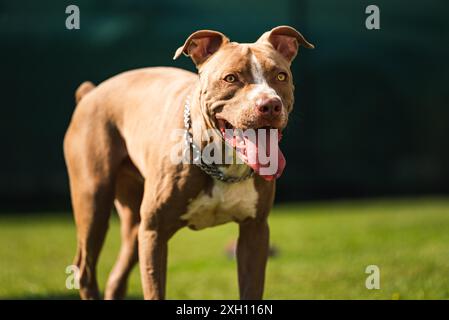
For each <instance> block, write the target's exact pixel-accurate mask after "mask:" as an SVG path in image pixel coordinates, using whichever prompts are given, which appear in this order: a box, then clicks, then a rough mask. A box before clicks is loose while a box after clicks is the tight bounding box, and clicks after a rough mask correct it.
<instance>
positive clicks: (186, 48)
mask: <svg viewBox="0 0 449 320" xmlns="http://www.w3.org/2000/svg"><path fill="white" fill-rule="evenodd" d="M227 42H229V39H228V38H227V37H226V36H225V35H224V34H222V33H221V32H218V31H212V30H199V31H196V32H194V33H192V34H191V35H190V36H189V37H188V38H187V40H186V42H185V43H184V45H183V46H181V47H179V48H178V50H176V53H175V56H174V57H173V60H174V59H176V58H178V57H179V56H180V55H181V53H184V55H186V56H189V57H190V58H192V60H193V62H194V63H195V65H196V66H197V67H198V66H199V65H201V64H202V63H203V62H204V61H206V60H207V58H209V57H210V56H211V55H213V54H214V53H215V52H217V51H218V49H219V48H220V47H221V46H222V45H223V44H224V43H227Z"/></svg>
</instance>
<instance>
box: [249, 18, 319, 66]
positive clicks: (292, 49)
mask: <svg viewBox="0 0 449 320" xmlns="http://www.w3.org/2000/svg"><path fill="white" fill-rule="evenodd" d="M257 42H268V43H270V44H271V45H272V46H273V48H274V49H275V50H276V51H278V52H279V53H280V54H281V55H282V56H283V57H284V58H285V59H287V60H288V61H289V62H292V61H293V59H294V58H295V57H296V54H297V53H298V49H299V46H303V47H305V48H307V49H314V48H315V46H314V45H313V44H311V43H310V42H308V41H307V40H306V39H305V38H304V37H303V35H302V34H301V33H299V31H297V30H296V29H294V28H292V27H289V26H279V27H276V28H274V29H272V30H271V31H268V32H265V33H264V34H263V35H262V36H261V37H260V38H259V40H257Z"/></svg>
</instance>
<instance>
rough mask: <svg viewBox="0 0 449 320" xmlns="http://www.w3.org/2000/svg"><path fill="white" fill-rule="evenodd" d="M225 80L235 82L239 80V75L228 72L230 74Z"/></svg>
mask: <svg viewBox="0 0 449 320" xmlns="http://www.w3.org/2000/svg"><path fill="white" fill-rule="evenodd" d="M224 80H225V81H226V82H229V83H233V82H236V81H237V77H236V76H234V75H233V74H228V75H227V76H226V77H225V78H224Z"/></svg>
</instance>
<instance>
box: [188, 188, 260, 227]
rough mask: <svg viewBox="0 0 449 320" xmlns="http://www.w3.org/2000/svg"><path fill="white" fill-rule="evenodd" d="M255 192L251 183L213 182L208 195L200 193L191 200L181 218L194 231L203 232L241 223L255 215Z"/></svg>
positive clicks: (256, 195) (256, 198) (256, 194)
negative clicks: (236, 222) (223, 225)
mask: <svg viewBox="0 0 449 320" xmlns="http://www.w3.org/2000/svg"><path fill="white" fill-rule="evenodd" d="M257 200H258V193H257V190H256V188H255V186H254V180H253V179H248V180H244V181H242V182H239V183H224V182H221V181H214V186H213V188H212V190H211V192H209V193H206V192H204V191H201V192H200V193H199V195H198V196H197V197H196V198H195V199H192V200H191V202H190V203H189V205H188V207H187V212H186V213H185V214H184V215H182V216H181V219H183V220H186V221H187V225H188V226H189V227H190V228H192V229H195V230H200V229H204V228H207V227H212V226H216V225H220V224H224V223H227V222H230V221H243V220H244V219H246V218H248V217H251V218H254V217H255V216H256V206H257Z"/></svg>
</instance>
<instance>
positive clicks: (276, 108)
mask: <svg viewBox="0 0 449 320" xmlns="http://www.w3.org/2000/svg"><path fill="white" fill-rule="evenodd" d="M256 109H257V112H258V113H259V114H260V115H262V116H264V117H270V116H271V117H274V116H278V115H280V114H281V110H282V102H281V100H279V98H265V99H260V100H258V101H257V102H256Z"/></svg>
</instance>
